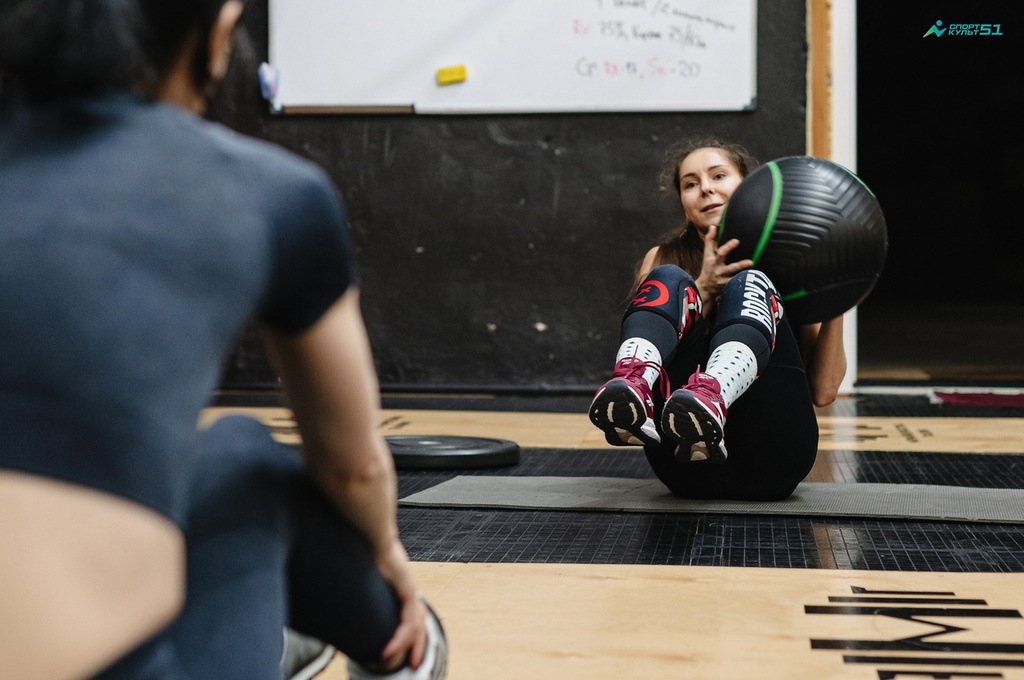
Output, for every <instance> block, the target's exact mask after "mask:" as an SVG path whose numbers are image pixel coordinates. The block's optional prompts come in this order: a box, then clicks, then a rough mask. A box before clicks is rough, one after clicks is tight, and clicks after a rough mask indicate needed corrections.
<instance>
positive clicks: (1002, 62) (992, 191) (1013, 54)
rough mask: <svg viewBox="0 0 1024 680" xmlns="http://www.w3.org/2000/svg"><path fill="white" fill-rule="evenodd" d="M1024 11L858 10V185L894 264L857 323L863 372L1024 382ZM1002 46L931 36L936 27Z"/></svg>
mask: <svg viewBox="0 0 1024 680" xmlns="http://www.w3.org/2000/svg"><path fill="white" fill-rule="evenodd" d="M1022 19H1024V12H1022V9H1021V4H1020V3H1014V2H1001V1H995V0H981V1H980V2H970V3H965V2H959V3H953V2H945V3H943V2H922V1H920V0H911V1H909V2H898V3H893V2H877V1H868V0H860V2H859V3H858V25H857V32H858V33H857V35H858V62H857V65H858V88H857V98H858V111H857V117H858V143H857V148H858V159H857V169H858V174H859V175H860V176H861V178H862V179H864V180H865V181H866V182H867V183H868V184H869V186H871V187H872V188H873V189H874V190H875V193H876V195H877V196H878V198H879V200H880V202H881V204H882V206H883V208H884V209H885V214H886V220H887V222H888V225H889V258H888V262H887V265H886V269H885V273H884V275H883V276H882V278H881V280H880V281H879V283H878V286H877V287H876V289H875V291H874V292H873V293H872V295H871V297H869V298H868V300H867V301H865V302H864V303H863V304H862V305H861V307H860V311H859V314H858V317H859V322H860V336H859V349H860V361H861V366H862V368H866V369H871V368H872V367H880V368H886V367H889V368H891V367H899V366H917V367H923V368H925V369H926V370H928V371H930V372H931V374H932V376H933V377H935V378H937V379H940V380H941V379H943V378H945V379H946V380H947V381H949V379H953V380H955V379H958V378H966V379H973V380H977V381H983V382H1001V381H1007V380H1009V381H1020V380H1021V378H1024V359H1022V356H1024V297H1022V292H1024V267H1022V265H1021V252H1022V249H1024V224H1022V221H1021V219H1020V215H1019V213H1017V212H1016V206H1017V205H1018V204H1019V202H1020V197H1021V195H1022V193H1024V165H1022V163H1021V161H1022V158H1024V128H1022V126H1021V123H1020V121H1021V119H1022V117H1024V108H1022V107H1024V75H1022V70H1021V67H1022V65H1024V52H1022V46H1024V42H1022V37H1021V36H1022V35H1024V21H1022ZM937 20H941V21H942V22H943V25H944V26H947V27H948V26H949V24H952V23H993V24H996V23H999V24H1002V32H1003V33H1004V35H1003V36H1001V37H995V36H988V37H983V36H976V37H953V36H950V35H948V34H947V35H944V36H943V37H941V38H936V37H934V36H931V37H928V38H924V37H923V36H924V34H925V32H926V31H927V30H928V29H929V28H930V27H931V26H932V25H933V24H934V23H935V22H936V21H937Z"/></svg>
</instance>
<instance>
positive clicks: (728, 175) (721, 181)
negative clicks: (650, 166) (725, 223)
mask: <svg viewBox="0 0 1024 680" xmlns="http://www.w3.org/2000/svg"><path fill="white" fill-rule="evenodd" d="M742 179H743V177H742V176H741V175H740V171H739V170H738V169H737V168H736V166H735V165H733V163H732V161H731V160H729V156H728V155H727V154H726V153H725V152H724V151H722V150H721V149H715V148H706V149H697V150H696V151H693V152H691V153H690V154H689V155H688V156H687V157H686V158H684V159H683V162H682V163H680V164H679V198H680V201H681V202H682V204H683V212H684V213H685V214H686V219H687V221H689V222H690V224H693V225H694V226H695V227H696V228H697V231H698V232H700V234H701V236H703V235H704V234H706V233H707V231H708V227H710V226H711V225H715V226H718V223H719V222H720V221H721V219H722V211H723V210H724V209H725V204H726V203H728V202H729V197H730V196H732V192H733V191H735V190H736V187H737V186H738V185H739V183H740V181H742Z"/></svg>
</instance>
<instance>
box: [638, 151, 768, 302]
mask: <svg viewBox="0 0 1024 680" xmlns="http://www.w3.org/2000/svg"><path fill="white" fill-rule="evenodd" d="M697 149H721V150H722V152H723V153H725V155H726V156H727V157H728V158H729V160H730V161H731V162H732V164H733V165H735V166H736V169H737V170H739V173H740V176H741V177H746V176H747V175H748V174H750V172H751V171H752V170H753V169H754V168H756V167H757V166H758V162H757V159H756V158H754V157H753V156H752V155H751V154H750V152H749V151H747V150H746V149H745V148H744V147H742V146H740V145H739V144H734V143H732V142H725V141H723V140H721V139H718V138H717V137H710V136H694V137H686V138H685V139H682V140H680V141H678V142H676V143H675V144H673V145H672V146H670V147H669V148H668V149H667V150H666V151H665V160H664V163H663V165H662V169H661V172H660V173H659V175H658V189H659V190H660V191H661V192H662V193H663V194H665V195H667V196H670V197H672V198H673V199H674V200H675V204H676V205H677V206H678V205H679V203H680V200H681V197H682V189H681V188H680V186H679V179H680V178H679V169H680V166H681V165H682V164H683V161H684V160H685V159H686V157H687V156H689V155H690V154H691V153H693V152H694V151H696V150H697ZM690 226H691V225H690V223H689V221H687V220H686V218H685V216H684V218H683V222H682V224H681V225H680V226H679V227H677V228H675V229H673V230H672V231H669V232H667V233H665V234H663V235H662V236H661V237H660V238H659V239H658V241H657V244H656V245H657V247H658V251H657V253H656V254H655V256H654V266H658V265H662V264H674V265H676V266H678V267H682V268H683V269H685V270H686V271H687V272H689V273H690V275H691V276H693V278H697V277H698V276H700V271H701V268H702V266H703V264H704V241H702V240H701V238H700V234H699V233H697V230H696V229H691V228H690ZM642 264H643V263H642V261H641V262H638V263H637V265H636V270H635V271H634V281H633V290H634V291H635V290H636V289H637V288H638V287H639V286H640V284H641V283H642V282H643V281H642V279H641V275H642V274H644V272H642V271H641V269H640V268H641V265H642Z"/></svg>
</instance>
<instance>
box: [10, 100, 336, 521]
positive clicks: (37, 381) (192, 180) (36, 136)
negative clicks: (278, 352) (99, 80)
mask: <svg viewBox="0 0 1024 680" xmlns="http://www.w3.org/2000/svg"><path fill="white" fill-rule="evenodd" d="M353 278H354V272H353V266H352V262H351V254H350V246H349V235H348V231H347V228H346V224H345V218H344V214H343V210H342V205H341V202H340V199H339V197H338V195H337V192H336V191H335V189H334V187H333V186H332V184H331V182H330V181H329V180H328V178H327V177H326V175H325V174H324V173H323V172H322V171H321V170H319V169H318V168H317V167H315V166H314V165H312V164H311V163H309V162H307V161H305V160H302V159H300V158H298V157H296V156H294V155H292V154H290V153H288V152H286V151H284V150H282V149H279V148H277V147H274V146H272V145H269V144H266V143H263V142H258V141H256V140H252V139H248V138H245V137H242V136H240V135H236V134H234V133H232V132H230V131H228V130H227V129H225V128H223V127H221V126H219V125H216V124H211V123H208V122H205V121H202V120H200V119H198V118H196V117H194V116H192V115H190V114H188V113H187V112H185V111H183V110H181V109H179V108H177V107H175V106H172V105H164V104H151V103H146V102H143V101H141V100H139V99H138V98H136V97H134V96H132V95H129V94H124V93H121V94H117V95H112V96H109V97H104V98H101V99H94V100H83V101H77V102H72V103H63V104H61V105H51V106H45V107H42V106H41V107H28V106H23V105H20V104H13V103H12V102H10V101H7V102H3V103H0V433H2V435H0V467H3V468H8V469H14V470H21V471H25V472H30V473H35V474H41V475H46V476H49V477H54V478H57V479H63V480H67V481H71V482H75V483H78V484H84V485H87V486H90V487H94V488H97V489H100V490H104V491H108V492H111V493H114V494H117V495H120V496H123V497H126V498H128V499H132V500H135V501H138V502H140V503H143V504H145V505H147V506H149V507H151V508H153V509H155V510H157V511H159V512H161V513H163V514H165V515H167V516H169V517H171V518H172V519H174V520H175V521H178V522H181V521H182V520H183V516H184V507H183V503H184V489H185V483H186V480H187V478H188V471H189V470H190V465H191V458H192V456H193V455H194V451H195V446H196V421H197V418H198V416H199V413H200V410H201V409H202V408H203V406H204V405H206V403H207V401H208V399H209V397H210V394H211V392H212V390H213V389H215V387H216V383H217V381H218V379H219V377H220V370H221V365H222V361H223V357H224V355H225V354H226V352H227V351H228V349H229V348H230V346H231V343H232V342H233V340H234V339H235V337H236V336H237V334H238V332H239V330H240V329H241V328H242V327H243V326H244V324H245V323H246V322H247V320H249V319H252V318H254V317H255V318H257V319H259V320H260V321H262V322H263V323H265V324H267V325H269V326H271V327H273V328H275V329H278V330H280V331H282V332H285V333H298V332H301V331H303V330H305V329H307V328H308V327H310V326H311V325H312V324H313V323H314V322H315V321H316V320H317V319H318V318H319V317H320V316H321V315H322V314H323V313H324V312H325V311H326V310H327V308H328V307H330V306H331V305H332V304H333V303H334V302H335V301H336V300H337V299H338V297H340V296H341V295H342V293H343V292H344V291H345V290H346V289H347V288H348V286H349V285H351V284H352V283H353Z"/></svg>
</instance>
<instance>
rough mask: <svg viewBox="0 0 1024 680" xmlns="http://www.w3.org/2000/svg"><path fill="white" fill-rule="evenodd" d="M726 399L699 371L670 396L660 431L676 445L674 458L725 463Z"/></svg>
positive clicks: (709, 379)
mask: <svg viewBox="0 0 1024 680" xmlns="http://www.w3.org/2000/svg"><path fill="white" fill-rule="evenodd" d="M725 414H726V407H725V400H724V399H722V387H721V385H719V384H718V380H716V379H715V378H713V377H711V376H710V375H708V374H707V373H701V372H700V371H699V370H698V371H697V372H696V373H694V374H693V375H692V376H690V380H689V381H688V382H687V383H686V386H685V387H682V388H680V389H678V390H676V391H675V392H673V393H672V396H671V397H669V398H668V401H667V402H665V408H664V410H663V411H662V414H661V429H662V431H663V432H664V433H665V434H666V436H668V437H669V438H670V439H672V440H674V441H675V442H677V443H678V444H679V448H678V449H676V458H678V459H680V460H683V461H693V462H697V461H707V462H709V463H724V462H725V459H726V458H727V457H728V455H729V454H728V452H727V451H726V450H725V436H724V430H725Z"/></svg>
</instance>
